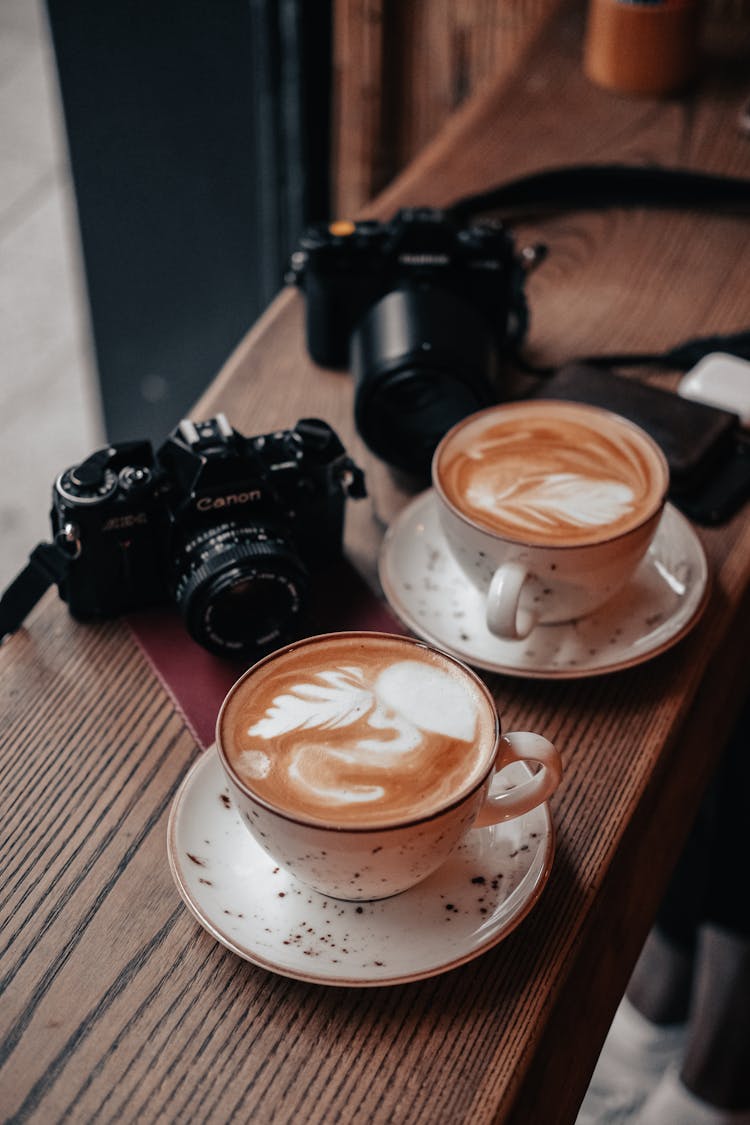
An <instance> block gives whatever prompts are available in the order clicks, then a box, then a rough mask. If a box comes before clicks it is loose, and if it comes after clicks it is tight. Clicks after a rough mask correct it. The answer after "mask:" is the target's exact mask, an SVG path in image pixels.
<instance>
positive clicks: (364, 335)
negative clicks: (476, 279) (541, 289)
mask: <svg viewBox="0 0 750 1125" xmlns="http://www.w3.org/2000/svg"><path fill="white" fill-rule="evenodd" d="M350 363H351V370H352V374H353V375H354V378H355V382H356V390H355V400H354V414H355V421H356V424H357V429H358V431H359V433H360V435H361V437H362V439H363V441H364V442H365V444H366V445H367V446H368V447H369V449H371V450H372V452H373V453H375V454H376V455H377V456H378V457H380V458H382V459H383V460H384V461H386V462H387V463H388V464H390V465H392V466H393V467H395V468H397V469H400V470H402V471H403V472H405V473H407V474H409V475H410V476H414V477H417V478H423V479H424V480H425V481H426V480H428V478H429V473H430V463H431V460H432V454H433V452H434V450H435V447H436V446H437V444H438V442H439V440H440V438H441V437H442V436H443V435H444V434H445V433H446V432H447V431H448V430H449V429H450V427H451V426H452V425H453V424H454V423H455V422H458V421H460V420H461V418H465V417H466V415H467V414H471V413H473V412H474V411H475V410H480V409H481V408H482V407H484V406H489V405H491V404H492V403H493V402H495V401H496V397H497V396H496V392H495V390H494V387H495V385H496V381H497V377H498V368H499V357H498V351H497V342H496V337H495V336H494V335H493V332H492V330H491V327H490V325H489V324H488V323H487V320H486V318H485V317H484V316H483V315H482V313H481V312H479V310H478V309H477V308H475V307H474V306H473V305H470V304H468V303H467V302H466V301H464V300H463V298H462V297H461V296H460V295H458V294H456V293H454V292H449V291H448V290H445V289H441V288H438V287H436V286H435V285H434V284H430V285H419V284H417V283H412V284H404V285H402V286H399V287H398V288H396V289H394V290H392V291H391V292H389V293H387V294H386V295H385V296H384V297H382V298H381V299H380V300H379V301H377V302H376V303H375V304H374V305H372V307H371V308H370V309H368V311H367V312H366V313H365V315H364V316H363V317H362V319H361V320H360V321H359V323H358V324H357V326H356V327H355V329H354V332H353V333H352V338H351V354H350Z"/></svg>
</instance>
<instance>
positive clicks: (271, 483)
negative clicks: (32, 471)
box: [0, 414, 365, 656]
mask: <svg viewBox="0 0 750 1125" xmlns="http://www.w3.org/2000/svg"><path fill="white" fill-rule="evenodd" d="M364 495H365V488H364V476H363V474H362V472H361V470H360V469H359V468H357V466H356V465H355V464H354V462H353V461H352V460H351V458H349V457H348V456H347V454H346V452H345V450H344V447H343V445H342V444H341V442H340V440H339V438H338V437H337V436H336V434H335V433H334V431H333V430H332V429H331V427H330V426H328V425H327V424H326V423H325V422H322V421H319V420H318V419H314V418H305V419H302V420H301V421H299V422H298V423H297V425H296V426H295V427H294V429H291V430H283V431H279V432H277V433H272V434H263V435H261V436H259V437H252V438H247V437H243V436H242V435H241V434H239V433H238V432H237V431H236V430H234V429H233V428H232V427H231V426H230V425H229V423H228V422H227V420H226V418H225V417H224V415H222V414H219V415H217V416H216V417H215V418H211V419H210V420H209V421H206V422H196V423H193V422H190V421H183V422H181V423H180V425H179V426H178V427H177V428H176V429H175V430H174V431H173V432H172V433H171V434H170V436H169V437H168V438H167V440H166V441H165V442H164V444H163V445H162V446H161V447H160V448H159V449H158V451H157V452H156V455H154V453H153V450H152V447H151V444H150V443H149V442H147V441H140V442H126V443H122V444H117V445H111V446H108V447H107V448H105V449H100V450H97V451H96V452H95V453H93V454H92V455H91V456H90V457H87V458H86V460H85V461H83V462H82V463H81V464H80V465H75V466H73V467H72V468H70V469H66V470H65V472H63V473H61V474H60V476H59V477H58V478H57V481H56V482H55V485H54V488H53V496H52V512H51V519H52V531H53V535H54V542H53V543H43V544H40V545H39V546H38V547H37V548H36V549H35V551H34V552H32V555H31V558H30V560H29V565H28V566H27V568H26V570H25V571H23V572H22V573H21V574H20V575H19V576H18V578H17V579H16V580H15V582H14V583H13V584H12V585H11V586H10V587H9V589H8V590H7V591H6V593H5V595H4V596H3V599H2V601H1V602H0V622H1V623H2V633H1V634H0V635H5V634H6V633H8V632H12V631H13V630H14V628H17V627H18V625H19V624H20V623H21V621H22V620H23V617H25V616H26V613H28V611H29V610H30V609H31V607H32V605H33V604H34V603H35V602H36V601H37V600H38V598H39V597H40V596H41V593H42V592H43V591H44V589H46V588H47V586H49V585H50V584H51V583H52V582H57V584H58V587H59V590H60V595H61V597H62V598H63V599H64V601H66V602H67V603H68V606H69V608H70V611H71V613H72V614H73V615H74V616H75V617H77V618H80V619H83V620H87V619H92V618H102V617H114V616H117V615H119V614H121V613H125V612H127V611H130V610H135V609H141V608H143V607H146V606H153V605H158V604H164V603H168V602H170V601H171V602H175V603H176V604H177V605H178V607H179V609H180V611H181V613H182V615H183V618H184V620H185V624H186V626H187V629H188V632H189V633H190V635H191V636H192V637H193V638H194V639H195V640H196V641H198V642H199V643H200V644H202V645H203V646H204V647H205V648H207V649H209V650H210V651H212V652H215V653H218V654H220V655H230V656H231V655H236V656H247V655H260V654H262V653H263V652H266V651H268V650H270V649H271V648H274V647H277V646H278V645H279V644H281V643H284V642H285V641H286V640H288V639H292V638H293V636H294V634H295V626H296V625H297V624H298V618H299V616H300V613H301V611H302V610H303V608H304V605H305V600H306V597H307V591H308V586H309V583H310V574H311V572H314V571H316V570H320V569H321V568H322V567H323V566H324V565H325V564H326V563H327V562H329V561H331V560H333V559H335V558H338V557H339V556H340V555H341V549H342V536H343V521H344V505H345V499H346V497H347V496H351V497H361V496H364Z"/></svg>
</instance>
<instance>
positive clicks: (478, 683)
mask: <svg viewBox="0 0 750 1125" xmlns="http://www.w3.org/2000/svg"><path fill="white" fill-rule="evenodd" d="M363 637H368V638H375V639H377V640H383V641H388V642H389V643H398V644H403V645H404V646H406V647H408V648H410V649H422V650H426V651H427V652H434V653H436V654H437V655H438V656H439V657H441V658H442V659H444V660H446V661H447V662H448V664H452V665H454V666H455V667H456V668H457V669H458V670H459V672H460V673H463V674H464V675H465V676H468V678H469V679H470V680H471V681H472V683H473V684H474V685H475V687H476V688H477V689H478V691H479V694H480V695H482V696H483V697H484V699H485V701H486V703H487V705H488V707H489V709H490V712H491V714H492V716H493V717H494V744H493V751H492V754H491V755H490V758H489V760H488V763H487V767H486V769H484V770H483V771H482V773H481V775H480V777H479V778H478V779H477V781H475V782H474V784H473V785H471V786H470V787H469V788H468V789H466V790H465V791H463V792H462V793H460V794H458V795H457V796H456V797H455V798H454V799H453V800H452V801H451V802H450V803H449V804H447V805H441V806H440V807H439V808H438V809H434V810H433V811H432V812H430V813H427V814H426V815H425V816H419V817H414V818H413V819H410V820H394V821H390V822H388V823H386V824H369V825H351V824H347V825H340V824H336V823H334V822H332V821H325V820H322V819H321V820H315V819H313V818H312V817H305V816H300V815H295V814H293V813H290V812H289V811H288V810H286V809H283V808H280V807H279V806H278V805H274V804H272V803H271V802H270V801H266V800H264V798H263V797H260V796H259V795H258V794H257V793H255V792H253V790H252V789H251V788H250V786H249V785H247V783H246V782H245V781H243V780H242V778H241V777H240V776H239V774H238V773H237V772H236V771H235V770H234V768H233V766H232V763H231V762H230V761H229V758H228V756H227V754H226V752H225V750H224V747H223V746H222V743H221V723H222V719H223V717H224V712H225V710H226V708H227V705H228V703H229V701H230V699H231V698H232V697H233V696H234V695H235V694H236V693H237V691H239V690H240V687H241V685H242V684H244V682H245V681H246V680H249V679H252V677H253V676H254V675H255V674H256V673H257V672H258V671H259V670H260V669H262V668H263V667H265V665H266V664H270V663H272V662H273V661H274V660H278V659H279V658H280V657H283V656H284V655H285V654H286V653H288V652H295V651H296V650H297V649H299V648H306V647H307V646H308V645H315V644H324V643H327V642H330V641H340V640H344V641H346V640H351V641H355V640H357V639H361V638H363ZM500 735H501V726H500V717H499V715H498V713H497V707H496V705H495V700H494V698H493V696H492V693H491V692H490V690H489V688H488V687H487V685H486V684H485V683H484V682H483V681H482V680H481V679H480V677H479V676H478V675H477V674H476V672H474V671H473V669H471V668H469V666H468V665H467V664H464V662H463V661H462V660H460V659H459V658H458V657H457V656H454V655H453V654H452V653H450V652H446V651H445V650H444V649H442V648H440V647H439V646H438V645H435V644H430V643H429V642H428V641H423V640H419V639H418V638H416V637H408V636H404V635H403V634H401V633H383V632H377V631H375V630H368V629H352V630H343V631H342V632H340V633H317V634H316V635H315V636H312V637H303V638H301V639H300V640H298V641H292V642H291V644H288V645H284V647H283V648H280V649H277V650H276V651H275V652H271V653H269V654H268V656H264V657H263V658H262V660H259V661H258V662H257V663H256V664H253V666H252V667H251V668H248V669H247V671H246V672H244V673H243V674H242V675H241V676H240V678H239V679H238V680H237V681H236V682H235V683H234V684H233V685H232V687H231V688H230V689H229V691H228V692H227V694H226V696H225V698H224V701H223V703H222V705H221V708H220V709H219V714H218V716H217V718H216V749H217V751H218V754H219V761H220V762H221V764H222V767H223V769H224V772H225V773H226V774H227V776H228V777H229V778H230V779H231V781H232V783H233V784H234V785H236V786H237V788H238V789H239V790H240V792H242V793H243V794H244V795H245V796H246V797H247V798H248V799H249V800H251V801H254V802H255V803H256V804H258V805H260V806H261V807H262V808H264V809H267V810H268V812H271V813H273V814H274V815H275V816H278V817H281V819H282V820H288V821H290V822H291V823H293V824H300V825H304V827H305V828H316V829H318V830H319V831H321V832H336V833H337V834H338V833H341V834H347V835H353V836H356V835H362V834H365V833H368V832H370V833H374V832H393V831H395V830H396V829H403V828H414V827H416V825H418V824H429V823H430V821H432V820H436V819H437V818H438V817H440V816H444V815H445V814H446V813H449V812H451V811H452V810H453V809H456V808H458V807H459V805H462V804H463V803H464V801H466V800H468V799H469V798H470V797H471V796H472V795H473V794H474V793H476V792H477V790H479V789H481V788H482V786H483V785H484V784H485V782H486V781H487V778H488V777H489V776H490V774H491V773H492V771H493V769H494V766H495V759H496V758H497V751H498V747H499V745H500Z"/></svg>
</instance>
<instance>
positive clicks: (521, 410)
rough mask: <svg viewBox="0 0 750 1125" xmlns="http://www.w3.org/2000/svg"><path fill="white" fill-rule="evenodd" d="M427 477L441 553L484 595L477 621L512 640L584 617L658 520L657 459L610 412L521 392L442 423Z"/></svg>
mask: <svg viewBox="0 0 750 1125" xmlns="http://www.w3.org/2000/svg"><path fill="white" fill-rule="evenodd" d="M432 483H433V486H434V490H435V496H436V500H437V508H438V516H439V520H440V525H441V528H442V531H443V534H444V536H445V539H446V541H447V544H448V546H449V548H450V550H451V553H452V555H453V556H454V558H455V560H456V562H457V563H458V564H459V566H460V567H461V569H462V570H463V572H464V574H465V575H466V577H467V579H468V580H469V581H470V582H471V583H472V584H473V585H474V586H476V587H477V589H479V590H480V591H481V593H483V594H484V595H485V599H486V622H487V627H488V629H489V630H490V632H492V633H494V634H495V635H496V636H498V637H500V638H502V639H508V640H515V639H519V638H523V637H526V636H528V635H529V633H530V632H531V631H532V629H534V628H535V627H536V626H537V625H544V624H558V623H561V622H565V621H572V620H575V619H577V618H579V617H584V616H586V615H587V614H590V613H592V612H594V611H595V610H597V609H599V608H600V607H601V606H602V605H604V604H605V602H607V601H608V600H609V599H610V598H611V597H613V595H614V594H616V593H617V592H618V591H620V590H621V589H622V588H623V587H624V586H625V585H626V584H627V582H628V581H629V580H630V579H631V577H632V576H633V574H634V572H635V570H636V568H637V566H638V564H639V562H640V561H641V559H642V558H643V556H644V555H645V553H646V551H647V550H648V548H649V545H650V544H651V541H652V540H653V537H654V535H655V533H656V530H657V527H658V525H659V520H660V519H661V515H662V511H663V508H664V504H665V502H666V497H667V491H668V488H669V468H668V465H667V461H666V458H665V457H664V454H663V453H662V451H661V449H660V448H659V446H658V445H657V444H656V442H655V441H653V440H652V438H651V437H650V436H649V435H648V434H647V433H645V432H644V431H643V430H642V429H641V428H640V427H638V426H636V425H634V424H633V423H632V422H630V421H628V420H627V419H625V418H622V417H621V416H620V415H618V414H614V413H613V412H611V411H609V410H602V409H600V408H598V407H594V406H588V405H586V404H583V403H575V402H567V401H565V402H562V401H558V400H552V399H530V400H527V401H523V402H514V403H505V404H502V405H498V406H492V407H489V408H488V409H487V410H483V411H480V412H479V413H478V414H474V415H471V416H470V417H469V418H466V419H464V420H463V421H461V422H459V423H458V424H457V425H456V426H454V427H453V429H452V430H450V431H449V432H448V433H447V434H446V435H445V437H444V438H443V439H442V441H441V442H440V444H439V445H438V447H437V449H436V451H435V455H434V457H433V462H432Z"/></svg>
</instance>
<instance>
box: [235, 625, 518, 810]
mask: <svg viewBox="0 0 750 1125" xmlns="http://www.w3.org/2000/svg"><path fill="white" fill-rule="evenodd" d="M219 734H220V740H221V745H222V747H223V750H224V753H225V755H226V757H227V759H228V761H229V764H230V766H231V767H232V769H233V771H234V773H235V774H236V775H237V776H238V778H239V779H240V780H241V781H242V782H243V784H244V785H245V786H246V787H247V788H248V789H250V790H251V791H252V792H253V793H254V794H256V795H257V796H258V797H260V798H261V800H263V801H264V802H266V803H267V804H269V805H271V806H273V807H274V808H277V809H279V810H280V811H282V812H285V813H288V814H289V815H291V816H293V817H300V818H302V819H304V820H312V821H313V822H315V821H319V822H323V823H325V824H328V825H330V824H334V825H341V826H344V827H345V826H357V827H377V826H379V825H384V824H393V823H400V822H406V821H410V820H414V819H418V818H421V817H424V816H427V815H430V814H431V813H433V812H437V811H438V810H440V809H441V808H445V807H447V806H448V805H450V804H451V803H452V802H453V801H454V800H456V799H457V798H458V797H461V796H463V795H465V794H466V793H468V792H469V791H470V790H471V789H472V788H473V787H474V785H476V784H477V783H478V782H479V781H480V780H481V778H482V777H483V776H484V774H485V773H486V772H487V770H488V769H489V766H490V764H491V762H492V760H493V758H494V754H495V748H496V740H497V717H496V712H495V710H494V707H493V706H492V703H491V701H490V699H489V697H488V696H487V695H486V694H485V691H484V689H483V688H482V686H481V684H480V683H479V681H475V679H474V677H473V676H472V675H471V673H469V672H467V671H466V670H465V669H463V668H462V667H461V666H460V665H458V664H455V663H454V662H453V661H452V660H450V658H448V657H444V656H442V655H441V654H440V653H437V652H433V651H432V650H430V649H427V648H423V647H421V646H419V645H416V644H414V643H412V642H409V641H408V640H405V639H404V640H401V639H400V638H398V637H389V636H382V635H380V634H375V633H373V634H366V633H365V634H341V635H335V636H330V637H326V638H325V639H323V640H320V639H316V640H314V641H310V642H305V641H302V642H300V643H299V644H297V645H293V646H291V647H290V648H288V649H286V650H283V651H282V652H281V653H277V654H275V655H273V656H271V657H270V658H267V659H266V660H265V661H263V662H261V664H260V665H258V666H257V667H256V668H255V669H254V670H253V671H252V672H251V673H250V674H249V675H247V676H246V677H245V678H244V679H243V680H241V681H240V683H239V684H238V685H237V687H236V688H235V690H234V693H233V694H232V695H230V697H229V699H228V700H227V702H226V703H225V705H224V708H223V710H222V713H221V715H220V718H219Z"/></svg>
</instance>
